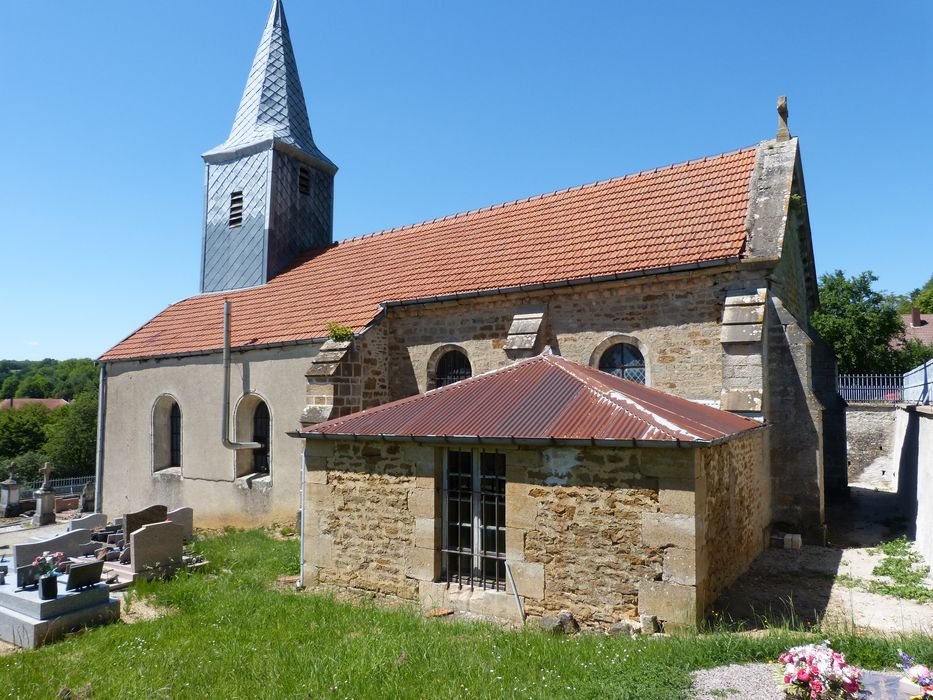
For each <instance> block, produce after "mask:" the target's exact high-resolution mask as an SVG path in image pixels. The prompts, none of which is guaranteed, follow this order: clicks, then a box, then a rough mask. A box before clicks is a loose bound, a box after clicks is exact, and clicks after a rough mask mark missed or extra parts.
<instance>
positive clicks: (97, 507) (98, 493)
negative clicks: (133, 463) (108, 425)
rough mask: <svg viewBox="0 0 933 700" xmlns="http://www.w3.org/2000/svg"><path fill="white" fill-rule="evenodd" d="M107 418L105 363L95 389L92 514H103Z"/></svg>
mask: <svg viewBox="0 0 933 700" xmlns="http://www.w3.org/2000/svg"><path fill="white" fill-rule="evenodd" d="M106 418H107V363H106V362H102V363H101V365H100V385H99V386H98V388H97V465H96V469H95V477H94V480H95V483H94V512H95V513H103V512H104V510H103V503H104V502H103V498H104V422H105V421H106Z"/></svg>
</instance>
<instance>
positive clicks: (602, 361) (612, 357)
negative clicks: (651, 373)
mask: <svg viewBox="0 0 933 700" xmlns="http://www.w3.org/2000/svg"><path fill="white" fill-rule="evenodd" d="M599 369H600V371H602V372H606V373H607V374H614V375H615V376H617V377H622V378H623V379H628V380H629V381H632V382H637V383H638V384H644V383H645V379H646V375H645V358H644V357H643V356H642V354H641V352H640V351H639V349H638V348H636V347H635V346H634V345H629V344H628V343H617V344H616V345H613V346H611V347H609V348H607V349H606V352H604V353H603V356H602V357H600V358H599Z"/></svg>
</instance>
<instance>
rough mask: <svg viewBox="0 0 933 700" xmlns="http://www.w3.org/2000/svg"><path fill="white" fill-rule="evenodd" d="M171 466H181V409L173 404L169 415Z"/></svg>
mask: <svg viewBox="0 0 933 700" xmlns="http://www.w3.org/2000/svg"><path fill="white" fill-rule="evenodd" d="M168 420H169V466H171V467H180V466H181V409H180V408H178V404H177V403H173V404H172V410H171V412H170V413H169V419H168Z"/></svg>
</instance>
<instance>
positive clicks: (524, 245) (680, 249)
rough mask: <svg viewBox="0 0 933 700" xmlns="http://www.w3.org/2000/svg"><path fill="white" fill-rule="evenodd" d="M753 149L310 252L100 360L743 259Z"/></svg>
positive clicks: (186, 310)
mask: <svg viewBox="0 0 933 700" xmlns="http://www.w3.org/2000/svg"><path fill="white" fill-rule="evenodd" d="M754 163H755V148H748V149H745V150H742V151H737V152H734V153H727V154H723V155H719V156H715V157H712V158H704V159H703V160H697V161H692V162H689V163H682V164H679V165H671V166H668V167H665V168H660V169H657V170H652V171H649V172H643V173H638V174H635V175H627V176H625V177H622V178H617V179H615V180H607V181H605V182H598V183H595V184H591V185H585V186H582V187H577V188H574V189H570V190H565V191H563V192H556V193H553V194H548V195H542V196H540V197H533V198H531V199H526V200H522V201H518V202H511V203H509V204H501V205H498V206H494V207H489V208H487V209H480V210H478V211H473V212H467V213H464V214H458V215H456V216H449V217H446V218H443V219H437V220H435V221H430V222H426V223H422V224H417V225H414V226H409V227H406V228H400V229H394V230H391V231H385V232H383V233H378V234H373V235H371V236H367V237H363V238H356V239H352V240H348V241H343V242H341V243H338V244H336V245H333V246H329V247H327V248H323V249H318V250H315V251H310V252H309V253H307V254H306V255H305V256H304V257H303V258H301V259H300V260H299V261H297V262H296V264H295V265H294V266H293V267H292V268H291V269H289V270H287V271H286V272H284V273H282V274H280V275H278V276H276V277H275V278H273V279H272V280H270V281H269V282H268V283H266V284H264V285H262V286H259V287H253V288H251V289H245V290H239V291H232V292H222V293H215V294H202V295H198V296H194V297H190V298H188V299H185V300H184V301H181V302H179V303H177V304H174V305H172V306H170V307H169V308H167V309H166V310H165V311H163V312H162V313H160V314H159V315H158V316H156V317H155V318H154V319H152V320H151V321H149V322H148V323H147V324H146V325H144V326H142V327H141V328H140V329H139V330H137V331H136V332H134V333H133V334H132V335H130V336H129V337H128V338H126V339H125V340H123V341H122V342H120V343H119V344H117V345H116V346H115V347H113V348H111V349H110V350H109V351H107V352H106V353H105V354H104V355H103V356H101V358H100V359H101V360H120V359H129V358H137V357H154V356H164V355H183V354H187V353H195V352H206V351H213V350H218V349H220V348H221V347H222V345H223V301H224V299H229V300H230V301H231V302H232V303H233V309H234V311H233V314H234V319H233V327H232V330H231V344H232V347H248V346H251V345H273V344H278V343H289V342H294V341H301V340H311V339H314V338H323V337H324V336H326V334H327V333H326V329H325V323H326V322H328V321H333V322H336V323H340V324H344V325H347V326H350V327H351V328H353V330H354V331H360V330H362V329H363V328H365V327H366V326H367V325H368V324H369V323H371V322H372V321H373V320H374V319H375V318H376V316H377V315H378V314H379V312H380V304H381V303H383V302H391V301H408V300H415V299H423V298H426V297H438V296H445V295H454V294H463V293H471V292H478V291H485V290H497V289H504V288H513V287H520V286H525V285H536V284H549V283H558V282H564V281H574V280H582V281H585V280H588V279H590V278H593V277H601V276H612V275H624V274H629V273H637V272H644V271H664V270H667V269H669V268H671V267H674V268H676V267H678V266H690V265H698V264H717V263H720V262H724V261H728V260H735V259H737V258H738V257H739V256H740V255H741V254H742V252H743V247H744V244H745V235H746V232H745V216H746V211H747V208H748V194H749V193H748V190H749V183H750V180H751V174H752V169H753V167H754Z"/></svg>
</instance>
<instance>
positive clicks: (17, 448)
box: [0, 404, 53, 460]
mask: <svg viewBox="0 0 933 700" xmlns="http://www.w3.org/2000/svg"><path fill="white" fill-rule="evenodd" d="M52 413H53V412H52V411H49V409H47V408H46V407H45V406H42V405H40V404H32V405H29V406H23V407H22V408H17V409H11V408H6V409H3V410H2V411H0V459H4V460H11V459H14V458H15V457H18V456H19V455H22V454H25V453H26V452H33V451H35V450H39V449H41V448H42V446H43V445H44V444H45V426H47V425H48V424H49V422H50V420H51V419H52Z"/></svg>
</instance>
